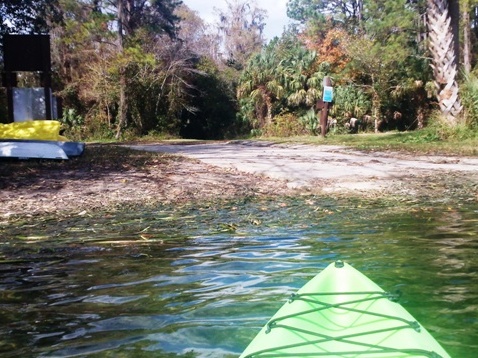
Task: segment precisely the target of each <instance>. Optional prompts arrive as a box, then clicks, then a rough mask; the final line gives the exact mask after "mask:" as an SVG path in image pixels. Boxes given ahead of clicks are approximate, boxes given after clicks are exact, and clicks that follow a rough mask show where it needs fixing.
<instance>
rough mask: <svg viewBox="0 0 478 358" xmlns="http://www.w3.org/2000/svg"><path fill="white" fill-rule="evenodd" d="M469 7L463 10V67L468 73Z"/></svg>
mask: <svg viewBox="0 0 478 358" xmlns="http://www.w3.org/2000/svg"><path fill="white" fill-rule="evenodd" d="M469 11H470V9H465V10H464V11H463V15H462V16H463V67H464V69H465V72H466V73H467V74H468V73H470V71H471V36H470V12H469Z"/></svg>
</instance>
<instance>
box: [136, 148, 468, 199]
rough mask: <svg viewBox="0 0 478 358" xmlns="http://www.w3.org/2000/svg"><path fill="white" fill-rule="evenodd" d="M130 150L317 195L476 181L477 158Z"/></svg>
mask: <svg viewBox="0 0 478 358" xmlns="http://www.w3.org/2000/svg"><path fill="white" fill-rule="evenodd" d="M131 148H134V149H138V150H147V151H157V152H166V153H174V154H181V155H185V156H187V157H190V158H194V159H198V160H200V161H202V162H204V163H207V164H209V165H213V166H218V167H222V168H231V169H235V170H238V171H240V172H245V173H251V174H255V175H262V176H265V177H268V178H273V179H279V180H285V181H286V182H287V186H288V187H289V188H292V189H296V188H299V189H309V190H314V191H320V192H343V191H363V192H367V191H383V190H386V191H391V190H397V188H403V187H406V186H407V185H409V184H412V183H411V182H412V181H413V179H414V178H423V177H433V176H438V177H440V176H444V175H447V174H450V176H451V177H453V176H463V177H464V178H468V179H470V181H473V179H474V178H478V158H465V157H444V156H412V155H410V154H403V153H396V152H394V153H391V152H372V153H365V152H361V151H357V150H353V149H350V148H347V147H342V146H331V145H323V146H310V145H294V144H292V145H291V144H288V145H284V144H273V143H268V142H252V141H232V142H225V143H212V144H201V145H164V144H162V145H155V144H148V145H135V146H131ZM477 182H478V181H477ZM414 184H417V183H414ZM408 189H409V190H412V191H413V190H414V189H416V188H413V186H410V187H409V188H408Z"/></svg>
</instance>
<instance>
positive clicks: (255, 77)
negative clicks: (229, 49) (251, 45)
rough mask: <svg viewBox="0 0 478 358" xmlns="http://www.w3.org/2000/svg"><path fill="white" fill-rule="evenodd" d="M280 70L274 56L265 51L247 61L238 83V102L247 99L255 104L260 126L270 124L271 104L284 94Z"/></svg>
mask: <svg viewBox="0 0 478 358" xmlns="http://www.w3.org/2000/svg"><path fill="white" fill-rule="evenodd" d="M280 69H281V66H280V63H279V62H278V61H277V59H276V56H275V54H274V53H272V52H268V51H265V52H262V53H260V54H257V55H256V56H254V57H253V58H252V59H251V60H250V61H249V63H248V65H247V67H246V69H245V70H244V72H243V73H242V76H241V79H240V81H239V85H238V89H237V97H238V98H239V100H241V99H245V98H249V99H250V100H252V101H253V102H254V103H255V109H256V113H255V114H256V116H257V117H258V119H259V122H260V126H262V125H264V124H265V125H268V124H270V123H271V122H272V106H273V102H274V100H276V99H278V98H280V97H281V96H282V95H283V93H284V88H283V86H282V85H281V81H280V73H281V70H280Z"/></svg>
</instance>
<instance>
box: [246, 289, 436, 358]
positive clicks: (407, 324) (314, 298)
mask: <svg viewBox="0 0 478 358" xmlns="http://www.w3.org/2000/svg"><path fill="white" fill-rule="evenodd" d="M331 295H334V296H337V295H343V296H350V298H351V299H350V300H347V301H344V302H340V303H334V304H329V303H327V302H323V301H322V300H320V298H321V297H325V296H331ZM357 295H361V296H363V295H367V296H368V297H365V298H354V297H353V296H357ZM398 297H399V293H390V292H384V291H365V292H326V293H301V294H298V293H296V294H292V295H291V296H290V298H289V301H288V302H289V303H293V302H294V301H304V302H307V303H309V304H311V305H316V306H317V307H315V308H311V309H309V310H304V311H301V312H297V313H293V314H289V315H284V316H280V317H276V318H273V319H271V320H270V321H269V322H268V323H267V325H266V330H265V333H266V334H268V333H270V332H271V331H272V330H273V329H286V330H288V331H293V332H297V333H301V334H307V335H310V336H311V337H315V338H316V339H313V340H308V341H307V342H301V343H296V344H288V345H283V346H278V347H274V348H269V349H263V350H260V351H256V352H254V353H252V354H249V355H247V356H246V358H255V357H312V356H313V357H320V356H323V357H325V356H331V352H324V353H320V352H314V353H285V352H283V351H284V350H287V349H293V348H300V347H305V346H308V345H318V344H322V343H326V342H331V341H340V342H341V343H346V344H350V345H352V346H358V347H362V348H369V349H368V350H367V351H363V350H362V351H344V352H334V353H332V354H333V355H334V356H340V355H343V356H347V357H349V356H351V355H354V356H358V355H361V354H364V355H365V354H366V355H372V354H384V353H405V354H410V355H413V356H415V357H416V356H423V357H428V358H442V356H441V355H439V354H437V353H436V352H432V351H427V350H423V349H396V348H391V347H384V346H380V345H373V344H368V343H365V342H360V341H357V340H356V338H359V337H364V336H367V335H372V334H377V333H384V332H391V331H398V330H402V329H413V330H415V331H416V332H420V330H421V327H420V324H419V323H418V322H417V321H409V320H406V319H404V318H401V317H397V316H392V315H386V314H382V313H376V312H370V311H365V310H360V309H355V308H352V307H347V306H348V305H353V304H357V303H362V302H367V301H376V300H380V299H388V300H391V301H394V302H396V300H397V299H398ZM327 309H341V310H344V311H348V312H354V313H359V314H364V315H370V316H374V317H380V318H385V319H387V320H392V321H396V322H397V323H398V324H397V325H396V326H391V327H388V328H383V329H379V330H373V331H364V332H360V333H354V334H347V335H341V336H336V337H334V336H331V335H326V334H322V333H317V332H313V331H310V330H306V329H302V328H299V327H294V326H290V325H287V324H285V323H282V321H284V320H287V319H289V318H297V317H299V316H303V315H307V314H310V313H314V312H320V311H323V310H327ZM281 351H282V352H281Z"/></svg>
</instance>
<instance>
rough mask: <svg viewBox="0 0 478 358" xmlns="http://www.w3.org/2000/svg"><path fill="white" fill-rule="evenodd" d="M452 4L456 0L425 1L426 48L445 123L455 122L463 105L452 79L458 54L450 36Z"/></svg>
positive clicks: (455, 74) (452, 123)
mask: <svg viewBox="0 0 478 358" xmlns="http://www.w3.org/2000/svg"><path fill="white" fill-rule="evenodd" d="M452 5H453V8H454V7H455V5H457V0H450V1H447V0H427V18H428V20H427V24H428V35H429V50H430V52H431V55H432V64H431V66H432V68H433V73H434V77H435V87H436V89H437V98H438V103H439V106H440V110H441V112H442V113H443V114H444V116H445V117H446V118H447V120H448V122H449V123H450V124H451V125H455V124H457V122H458V119H457V116H458V115H459V113H460V112H461V110H462V108H463V106H462V105H461V103H460V97H459V94H458V83H457V81H456V76H457V62H458V53H457V50H456V44H457V39H456V38H455V36H454V30H455V29H454V25H455V24H454V23H452V17H451V16H450V7H451V6H452ZM455 26H456V25H455Z"/></svg>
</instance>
